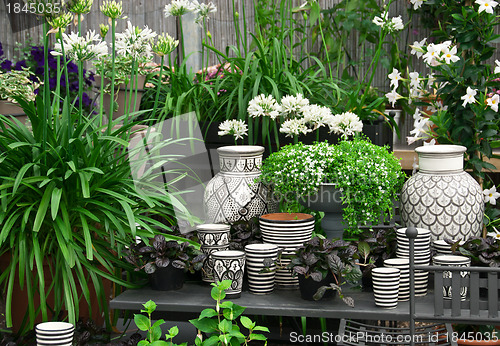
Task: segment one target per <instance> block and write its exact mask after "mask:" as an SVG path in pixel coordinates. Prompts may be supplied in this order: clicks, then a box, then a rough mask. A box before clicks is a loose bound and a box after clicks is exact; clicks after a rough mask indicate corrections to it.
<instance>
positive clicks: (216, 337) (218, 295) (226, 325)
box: [134, 280, 269, 346]
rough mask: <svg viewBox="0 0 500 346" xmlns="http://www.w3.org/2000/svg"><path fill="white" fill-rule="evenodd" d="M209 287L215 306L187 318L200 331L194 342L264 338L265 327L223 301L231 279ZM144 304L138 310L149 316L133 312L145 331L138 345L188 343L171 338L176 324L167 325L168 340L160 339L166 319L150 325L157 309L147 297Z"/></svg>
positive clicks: (223, 342)
mask: <svg viewBox="0 0 500 346" xmlns="http://www.w3.org/2000/svg"><path fill="white" fill-rule="evenodd" d="M212 286H213V287H212V290H211V293H210V294H211V296H212V298H213V299H214V300H215V309H212V308H208V309H205V310H203V311H202V312H201V313H200V316H199V317H198V318H196V319H192V320H190V321H189V322H191V324H192V325H194V326H195V327H196V328H197V329H198V331H199V334H198V336H197V337H196V339H195V345H200V346H209V345H221V346H228V345H248V343H250V342H251V341H257V340H259V341H265V340H266V336H265V335H263V334H262V333H261V332H267V333H269V329H268V328H266V327H261V326H258V325H257V324H256V323H255V322H253V321H252V320H251V319H250V318H248V317H246V316H243V315H242V314H243V311H245V308H244V307H242V306H239V305H237V304H234V303H233V302H231V301H227V300H226V301H223V300H224V298H225V297H226V293H225V290H226V289H228V288H229V287H231V280H224V281H222V282H219V283H217V284H215V283H212ZM143 306H144V309H143V310H141V312H143V313H146V314H148V317H146V316H144V315H140V314H135V315H134V322H135V324H136V325H137V327H138V328H139V329H140V330H142V331H145V332H147V336H146V340H141V341H140V342H139V343H138V345H139V346H145V345H151V346H162V345H171V346H182V345H187V343H183V344H181V345H177V344H174V343H173V338H174V337H175V336H176V335H177V334H178V333H179V329H178V328H177V327H175V326H174V327H172V328H170V330H169V331H168V334H166V335H165V338H166V339H167V341H164V340H160V339H161V337H162V331H161V326H162V325H163V324H164V323H165V321H164V320H162V319H161V320H157V321H156V322H154V323H153V324H152V320H151V315H152V313H153V312H154V311H155V310H156V304H155V303H154V302H153V301H151V300H150V301H148V302H146V303H145V304H143ZM238 321H239V323H238ZM240 325H241V326H243V327H244V328H245V329H248V335H247V336H245V335H244V334H243V333H242V332H241V329H240ZM202 333H205V334H206V335H207V338H206V339H205V340H203V335H202Z"/></svg>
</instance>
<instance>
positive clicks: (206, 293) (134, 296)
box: [110, 282, 434, 321]
mask: <svg viewBox="0 0 500 346" xmlns="http://www.w3.org/2000/svg"><path fill="white" fill-rule="evenodd" d="M211 287H212V286H210V285H206V284H203V283H198V282H189V283H186V284H185V285H184V287H183V288H182V289H180V290H178V291H169V292H161V291H153V290H151V289H150V288H142V289H134V290H127V291H125V292H123V293H122V294H120V295H119V296H117V297H116V298H114V299H113V300H112V301H111V302H110V308H111V309H117V310H132V311H139V310H141V309H142V308H143V305H142V304H144V303H145V302H147V301H148V300H150V299H153V300H154V301H155V303H156V304H157V308H156V311H163V312H167V311H168V312H194V313H199V312H201V311H202V310H203V309H205V308H213V300H212V298H211V297H210V290H211ZM342 291H343V293H344V295H346V296H350V297H352V298H353V299H354V304H355V305H354V308H350V307H349V306H347V305H346V304H344V302H342V300H341V299H339V298H338V297H335V298H333V299H328V300H326V301H318V302H316V301H307V300H304V299H302V298H301V297H300V292H299V290H275V291H274V292H273V293H272V294H268V295H255V294H252V293H250V292H248V291H243V292H242V293H241V297H240V298H238V299H234V300H232V301H233V302H234V303H236V304H238V305H241V306H244V307H246V310H245V314H247V315H268V316H304V317H325V318H334V319H340V318H351V319H363V320H386V321H407V320H409V318H410V314H409V304H408V302H399V303H398V306H397V307H396V308H395V309H383V308H379V307H377V306H375V300H374V298H373V292H361V291H360V290H355V289H352V288H350V287H345V288H343V290H342ZM433 299H434V297H433V294H432V292H431V293H429V294H427V296H424V297H417V298H416V306H417V311H431V310H432V309H433V307H434V303H433V302H434V301H433ZM229 300H231V299H229Z"/></svg>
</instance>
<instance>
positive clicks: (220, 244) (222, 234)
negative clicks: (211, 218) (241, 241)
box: [196, 223, 231, 283]
mask: <svg viewBox="0 0 500 346" xmlns="http://www.w3.org/2000/svg"><path fill="white" fill-rule="evenodd" d="M230 230H231V226H229V225H224V224H219V223H206V224H203V225H198V226H196V231H197V232H198V240H199V241H200V244H201V251H202V252H203V253H204V254H205V255H207V259H206V260H205V263H203V270H202V273H201V276H202V280H203V281H205V282H210V283H212V282H214V275H213V259H212V256H211V254H213V253H214V252H216V251H223V250H227V249H229V240H230V237H231V231H230Z"/></svg>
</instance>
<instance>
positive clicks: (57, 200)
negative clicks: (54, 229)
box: [50, 187, 63, 220]
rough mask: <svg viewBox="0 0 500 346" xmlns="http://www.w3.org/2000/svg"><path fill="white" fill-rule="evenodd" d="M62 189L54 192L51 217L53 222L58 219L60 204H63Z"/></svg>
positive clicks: (56, 189) (56, 188) (55, 189)
mask: <svg viewBox="0 0 500 346" xmlns="http://www.w3.org/2000/svg"><path fill="white" fill-rule="evenodd" d="M62 193H63V191H62V189H60V188H58V187H55V188H54V191H52V197H51V200H50V215H51V216H52V220H55V219H56V217H57V213H58V212H59V203H60V202H61V196H62Z"/></svg>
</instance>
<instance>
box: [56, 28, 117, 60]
mask: <svg viewBox="0 0 500 346" xmlns="http://www.w3.org/2000/svg"><path fill="white" fill-rule="evenodd" d="M63 46H64V54H66V56H68V57H69V58H70V59H72V60H75V61H87V60H92V59H99V58H101V57H103V56H105V55H107V54H108V46H107V45H106V42H104V41H101V37H100V36H99V35H98V34H96V33H95V31H93V30H90V31H89V32H87V35H86V36H85V37H83V36H79V35H78V33H76V32H72V33H71V34H69V35H67V34H65V33H63V44H62V45H61V43H59V42H57V43H56V44H55V45H54V50H53V51H52V52H51V53H52V55H62V54H63Z"/></svg>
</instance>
